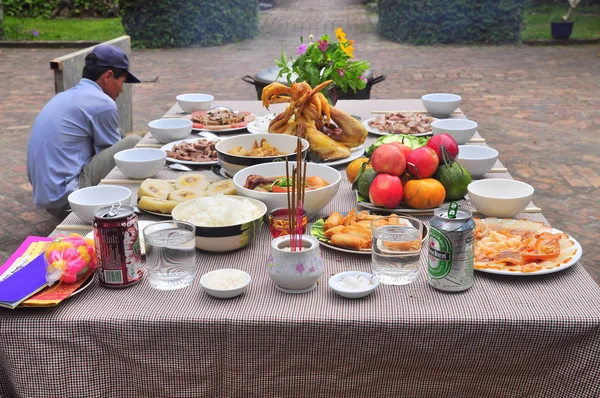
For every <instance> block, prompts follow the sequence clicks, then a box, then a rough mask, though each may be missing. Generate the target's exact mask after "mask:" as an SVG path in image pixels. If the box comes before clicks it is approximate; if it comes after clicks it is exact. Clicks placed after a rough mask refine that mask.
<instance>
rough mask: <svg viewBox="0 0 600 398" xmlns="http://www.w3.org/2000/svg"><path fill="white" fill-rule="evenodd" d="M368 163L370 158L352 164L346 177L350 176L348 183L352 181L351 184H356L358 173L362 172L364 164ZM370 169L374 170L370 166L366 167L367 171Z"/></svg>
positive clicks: (347, 169)
mask: <svg viewBox="0 0 600 398" xmlns="http://www.w3.org/2000/svg"><path fill="white" fill-rule="evenodd" d="M368 161H369V158H358V159H354V160H353V161H352V162H350V164H349V165H348V167H346V176H348V181H350V184H352V183H354V181H355V180H356V176H357V175H358V172H359V171H360V168H361V166H362V165H363V163H366V162H368ZM370 168H372V167H371V165H370V164H368V165H367V166H365V169H370Z"/></svg>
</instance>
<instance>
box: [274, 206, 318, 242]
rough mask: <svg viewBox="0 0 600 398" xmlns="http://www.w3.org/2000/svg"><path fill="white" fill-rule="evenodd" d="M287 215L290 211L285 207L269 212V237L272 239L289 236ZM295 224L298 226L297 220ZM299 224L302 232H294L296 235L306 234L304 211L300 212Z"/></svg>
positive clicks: (306, 219)
mask: <svg viewBox="0 0 600 398" xmlns="http://www.w3.org/2000/svg"><path fill="white" fill-rule="evenodd" d="M288 214H290V210H289V209H288V208H287V207H279V208H277V209H273V210H271V213H269V231H271V236H272V237H273V238H279V237H280V236H285V235H289V234H290V220H289V218H288ZM296 223H297V224H298V220H296ZM301 223H302V230H301V231H299V230H296V233H297V234H306V225H307V223H308V217H307V215H306V211H304V210H302V218H301Z"/></svg>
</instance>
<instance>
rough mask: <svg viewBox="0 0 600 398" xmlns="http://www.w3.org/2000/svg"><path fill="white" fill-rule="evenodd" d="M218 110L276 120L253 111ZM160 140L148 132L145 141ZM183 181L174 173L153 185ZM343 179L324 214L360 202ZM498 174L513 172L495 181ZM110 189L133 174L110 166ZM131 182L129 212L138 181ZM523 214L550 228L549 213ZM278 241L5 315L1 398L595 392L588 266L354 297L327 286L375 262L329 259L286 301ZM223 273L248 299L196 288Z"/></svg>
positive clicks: (414, 104) (599, 314)
mask: <svg viewBox="0 0 600 398" xmlns="http://www.w3.org/2000/svg"><path fill="white" fill-rule="evenodd" d="M222 104H225V105H228V106H229V107H231V108H234V109H238V110H250V111H253V112H255V113H257V114H266V113H267V111H266V110H265V109H262V106H261V105H260V103H259V102H258V101H248V102H224V103H222ZM339 106H340V107H341V108H342V109H345V110H347V111H350V113H352V114H354V115H358V116H361V117H362V118H363V120H364V119H365V118H368V117H370V111H372V110H401V109H409V110H419V109H422V108H421V104H420V101H393V100H380V101H340V104H339ZM176 110H177V108H176V107H175V108H174V109H173V110H172V111H171V112H173V111H176ZM478 137H479V136H478ZM376 138H377V137H374V136H370V137H369V142H372V141H374V140H375V139H376ZM151 142H152V139H151V138H150V137H148V136H147V137H146V138H144V140H143V141H142V144H144V143H151ZM500 157H502V154H500ZM497 166H498V167H501V164H500V163H498V165H497ZM340 170H343V166H342V167H341V168H340ZM202 172H204V173H206V174H207V176H208V177H209V178H211V179H217V178H219V177H218V176H217V175H215V174H212V172H211V171H210V169H209V168H205V169H204V170H203V171H202ZM180 173H181V172H177V171H174V170H170V169H165V170H163V171H161V172H160V173H159V175H158V177H159V178H163V179H174V178H176V176H177V175H180ZM342 174H343V176H344V181H343V182H342V184H341V187H340V190H339V192H338V195H337V196H336V197H335V199H334V200H333V201H332V203H330V204H329V205H328V206H327V207H326V208H325V209H324V210H323V211H322V212H321V213H320V214H319V217H320V216H325V215H327V214H329V213H330V212H331V211H334V210H335V211H348V210H351V209H352V208H355V207H356V198H355V196H354V195H353V193H352V192H351V190H350V184H349V183H348V182H347V180H345V173H343V172H342ZM498 177H502V178H510V175H509V174H508V173H493V175H492V173H489V174H488V175H486V178H498ZM107 179H112V180H120V179H126V177H125V176H124V175H122V174H121V173H120V172H119V171H118V170H113V171H112V172H111V173H110V174H109V175H108V176H107ZM123 185H125V186H127V187H129V188H130V189H132V192H133V194H134V195H133V196H132V203H135V200H136V195H135V193H136V190H137V184H123ZM466 206H470V205H469V204H466ZM139 217H140V219H146V220H156V221H159V220H161V219H160V218H159V217H156V216H151V215H140V216H139ZM520 217H522V218H527V219H530V220H534V221H545V219H544V217H543V216H542V214H541V213H526V214H525V213H524V214H522V215H521V216H520ZM419 218H420V219H422V220H424V221H425V222H427V223H428V221H429V220H430V218H431V216H430V215H423V216H419ZM85 225H86V224H85V223H83V222H82V221H80V220H79V219H78V218H77V216H75V215H73V214H72V215H70V216H68V217H67V218H66V219H65V220H64V221H63V223H62V224H61V229H60V230H58V231H55V232H54V233H55V234H56V233H59V232H62V233H64V232H69V230H68V228H69V226H71V227H72V228H73V231H74V232H80V233H82V231H84V230H85V228H86V227H85ZM89 230H90V231H91V226H89ZM269 242H270V235H269V232H268V228H267V227H266V226H265V227H263V229H262V230H261V231H260V234H259V235H258V236H257V237H256V239H255V240H254V241H253V242H252V243H251V245H250V246H248V247H246V248H244V249H241V250H238V251H235V252H230V253H224V254H218V253H207V252H201V251H198V252H197V266H198V276H197V278H196V280H195V282H194V284H193V285H192V286H190V287H188V288H185V289H182V290H176V291H159V290H154V289H152V288H150V287H149V285H148V283H147V282H146V280H142V282H140V283H138V284H137V285H134V286H131V287H129V288H124V289H109V288H104V287H102V286H99V285H98V284H97V282H95V283H94V284H93V285H92V286H90V287H89V288H88V289H86V290H85V291H84V292H82V293H81V294H79V295H77V296H75V297H72V298H69V299H68V300H66V301H65V302H63V303H61V304H60V305H58V306H57V307H54V308H43V309H32V308H26V309H16V310H12V311H10V310H5V309H0V336H2V338H1V340H0V375H1V377H0V396H1V397H7V398H8V397H164V396H171V397H198V396H207V397H254V396H256V397H316V396H323V397H330V396H344V397H351V396H354V397H392V396H394V397H442V396H446V397H597V396H600V287H598V285H596V283H595V282H594V281H593V280H592V278H591V277H590V276H589V275H588V274H587V272H586V271H585V270H584V268H583V267H582V266H581V265H580V264H575V265H574V266H572V267H570V268H568V269H566V270H564V271H561V272H558V273H555V274H549V275H540V276H535V275H532V276H527V277H517V276H512V277H511V276H500V275H492V274H485V273H481V272H476V274H475V283H474V286H473V287H472V288H471V289H470V290H468V291H465V292H462V293H452V294H451V293H444V292H440V291H437V290H435V289H433V288H431V287H430V286H429V285H428V284H427V281H426V278H425V273H422V274H421V276H420V278H419V280H418V281H416V282H415V283H412V284H410V285H407V286H389V285H380V286H379V288H378V289H377V290H376V291H375V292H374V293H373V294H372V295H370V296H368V297H366V298H364V299H359V300H348V299H344V298H342V297H339V296H337V295H336V294H335V293H334V292H333V291H332V290H331V289H330V288H329V287H328V286H327V280H328V278H329V277H330V276H332V275H334V274H336V273H338V272H341V271H345V270H361V271H370V256H369V255H358V254H356V255H353V254H348V253H343V252H340V251H335V250H331V249H328V248H325V247H323V248H321V254H322V257H323V260H324V263H325V275H324V276H323V278H322V279H321V280H320V283H319V285H318V287H317V288H316V289H314V290H313V291H311V292H309V293H305V294H300V295H290V294H285V293H282V292H280V291H278V290H277V289H275V286H274V284H273V282H272V281H271V280H270V279H269V277H268V276H267V272H266V260H267V256H268V251H269ZM584 256H585V253H584ZM422 263H423V264H422V265H423V266H424V265H425V263H424V257H422ZM223 267H231V268H239V269H241V270H244V271H246V272H248V273H249V274H250V275H251V276H252V283H251V285H250V286H249V289H248V291H247V292H246V293H245V294H244V295H242V296H239V297H237V298H233V299H229V300H220V299H216V298H213V297H211V296H209V295H207V294H205V293H204V292H203V291H202V288H201V287H200V283H199V280H200V276H201V275H202V274H204V273H206V272H209V271H212V270H214V269H218V268H223Z"/></svg>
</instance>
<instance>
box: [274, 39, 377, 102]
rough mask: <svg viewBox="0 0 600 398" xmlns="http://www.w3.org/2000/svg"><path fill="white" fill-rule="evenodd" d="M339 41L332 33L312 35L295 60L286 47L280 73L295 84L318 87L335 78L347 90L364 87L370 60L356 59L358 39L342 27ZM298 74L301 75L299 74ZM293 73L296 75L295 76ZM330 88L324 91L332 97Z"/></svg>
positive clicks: (278, 61) (328, 96) (343, 89)
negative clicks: (316, 37)
mask: <svg viewBox="0 0 600 398" xmlns="http://www.w3.org/2000/svg"><path fill="white" fill-rule="evenodd" d="M335 35H336V38H337V41H331V40H330V38H329V36H328V35H323V36H321V38H320V39H319V40H317V41H316V42H314V41H313V40H314V39H313V36H312V35H310V37H309V39H310V43H308V44H305V43H303V39H302V37H301V38H300V42H301V43H302V44H301V45H300V47H298V57H297V58H296V59H295V60H294V59H293V58H291V57H290V61H289V63H288V57H287V56H286V55H285V52H283V51H282V53H281V59H280V60H275V62H276V64H277V66H278V67H279V68H280V69H281V70H280V71H279V75H278V76H277V77H280V76H284V77H285V78H286V79H287V81H288V83H289V84H290V85H291V84H292V83H295V82H307V83H308V84H310V86H311V87H316V86H318V85H319V84H320V83H323V82H325V81H327V80H333V82H334V84H335V86H337V87H339V89H340V90H342V91H343V92H344V93H345V92H347V91H348V89H349V88H350V89H352V90H354V92H355V93H356V91H357V90H362V89H364V88H365V87H366V85H367V78H366V77H365V71H366V70H367V69H369V63H368V62H366V61H352V60H351V59H352V58H354V40H348V39H347V38H346V33H344V31H343V30H342V28H337V29H336V30H335ZM296 76H297V77H296ZM293 77H296V79H295V80H293ZM329 90H330V89H324V91H325V92H323V94H324V95H325V96H326V97H327V99H328V100H329V101H330V102H332V101H331V96H330V91H329Z"/></svg>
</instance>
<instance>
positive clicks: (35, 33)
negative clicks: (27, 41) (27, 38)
mask: <svg viewBox="0 0 600 398" xmlns="http://www.w3.org/2000/svg"><path fill="white" fill-rule="evenodd" d="M31 34H33V36H35V37H38V36H39V35H40V32H38V31H37V30H35V29H34V30H32V31H31Z"/></svg>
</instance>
